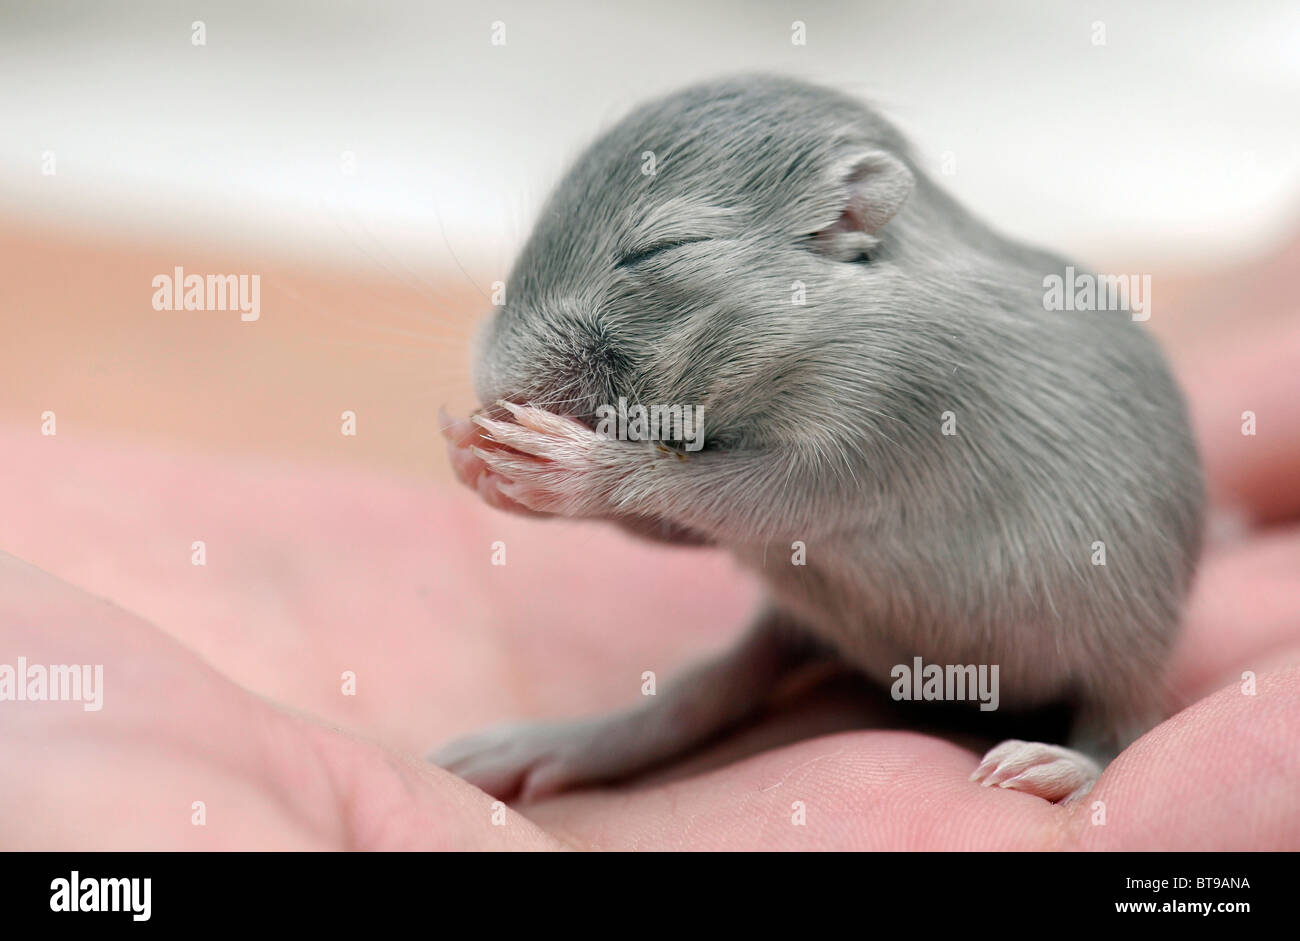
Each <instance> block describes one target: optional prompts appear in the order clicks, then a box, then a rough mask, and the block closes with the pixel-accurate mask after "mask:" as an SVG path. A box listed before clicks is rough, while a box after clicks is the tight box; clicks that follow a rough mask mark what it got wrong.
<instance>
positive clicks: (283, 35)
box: [0, 0, 1300, 477]
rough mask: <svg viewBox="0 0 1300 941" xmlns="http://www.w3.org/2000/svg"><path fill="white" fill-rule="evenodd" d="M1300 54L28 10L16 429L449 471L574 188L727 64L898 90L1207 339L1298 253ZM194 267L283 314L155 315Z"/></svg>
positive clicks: (1009, 186) (1119, 20)
mask: <svg viewBox="0 0 1300 941" xmlns="http://www.w3.org/2000/svg"><path fill="white" fill-rule="evenodd" d="M796 21H800V22H802V23H803V24H804V27H805V30H806V44H803V45H796V44H794V43H793V42H792V29H793V26H792V24H794V23H795V22H796ZM196 24H201V26H200V25H196ZM494 38H495V39H496V40H497V43H494ZM502 38H504V43H500V40H501V39H502ZM200 39H201V40H202V43H201V44H196V42H198V40H200ZM1298 49H1300V4H1296V3H1295V2H1294V0H1277V2H1270V0H1252V2H1244V3H1235V4H1224V3H1220V2H1185V0H1184V2H1175V0H1169V2H1146V3H1132V2H1076V3H1065V2H1029V0H1025V2H1010V0H1002V2H983V3H958V2H909V3H907V4H898V3H883V2H882V3H872V2H861V0H855V2H851V3H806V2H743V3H741V2H731V3H726V2H724V3H711V4H702V3H699V2H695V0H688V2H679V0H661V2H656V3H652V4H600V3H572V2H557V3H527V2H521V3H512V2H498V3H495V4H492V5H491V6H490V8H489V7H485V6H483V5H481V4H472V3H447V2H432V3H427V2H414V0H403V2H331V3H289V2H280V3H266V2H252V0H239V2H223V3H216V4H214V3H191V2H184V0H180V2H178V0H155V2H150V0H136V2H130V3H123V2H96V3H89V2H82V3H72V2H42V3H17V2H10V0H6V2H4V3H0V88H3V89H4V91H3V93H0V119H3V125H2V126H3V127H4V134H3V135H0V259H3V261H2V262H0V264H2V265H3V269H4V274H3V277H2V278H0V335H2V336H3V338H4V340H3V343H0V425H10V426H14V427H15V428H21V429H24V430H28V429H30V430H33V431H34V430H35V429H36V428H37V427H38V426H39V423H40V420H41V419H40V416H41V414H42V413H43V412H45V411H46V410H52V411H54V412H55V413H56V414H57V416H58V423H59V433H60V435H66V434H76V435H77V436H83V437H89V438H94V437H102V438H107V439H111V440H114V441H119V440H121V441H125V440H133V441H147V442H152V443H155V444H159V445H162V446H165V447H169V448H181V449H185V450H188V451H197V452H202V453H212V452H220V453H249V454H260V455H263V456H273V457H290V456H291V457H293V458H295V459H296V458H306V459H311V460H320V459H324V460H329V461H340V462H347V463H350V464H356V463H358V462H359V463H361V464H363V465H368V466H371V467H375V468H383V469H386V470H389V471H393V472H397V473H401V474H414V475H417V476H419V477H430V476H431V477H445V476H446V466H445V461H444V459H443V457H442V448H441V442H440V440H439V437H438V434H437V429H436V418H435V409H436V408H437V406H438V405H439V404H441V403H443V402H446V403H449V404H450V405H451V406H452V407H453V408H459V409H461V410H463V409H465V408H467V407H468V406H469V405H470V404H471V402H470V393H469V389H468V384H467V380H468V362H467V355H468V354H467V350H466V345H465V344H466V340H467V338H468V337H469V336H470V334H471V332H472V329H473V325H474V323H475V322H476V321H477V320H478V318H480V317H481V316H482V315H483V313H484V312H485V311H487V310H488V309H489V303H488V299H487V294H488V292H489V290H490V289H489V285H490V284H491V283H492V282H493V281H495V280H498V279H504V278H505V276H506V274H507V272H508V268H509V265H510V262H511V259H512V257H513V255H514V253H515V251H516V250H517V248H518V247H519V245H520V243H521V241H522V240H523V238H524V237H525V236H526V234H527V230H528V227H529V225H530V223H531V220H532V218H533V215H534V213H535V212H536V210H537V208H538V206H539V203H540V201H541V200H542V199H543V198H544V196H545V195H546V192H547V190H548V187H549V186H550V184H551V183H552V182H553V181H554V180H555V178H556V176H557V175H558V174H559V173H560V172H561V171H562V170H563V169H564V167H565V166H566V164H567V162H568V160H569V159H571V157H572V156H574V155H575V154H576V153H577V152H578V150H579V149H580V148H581V147H582V146H583V145H584V144H585V143H586V142H587V141H588V140H589V139H590V138H591V137H592V135H593V134H595V133H596V132H597V131H599V130H600V129H601V128H603V127H606V126H608V125H609V124H610V123H612V122H613V121H614V120H616V119H617V118H618V117H619V116H620V115H621V114H622V113H623V112H624V111H625V110H626V109H628V108H629V107H630V106H631V105H633V104H634V103H636V102H638V101H639V100H641V99H643V98H645V97H646V96H649V95H652V94H655V93H657V92H660V91H665V90H669V89H672V88H675V87H677V86H680V85H682V84H684V83H687V82H690V81H692V80H694V79H699V78H704V77H708V76H713V75H718V74H721V73H726V72H732V71H737V70H759V69H762V70H774V71H781V72H787V73H792V74H796V75H801V76H805V77H807V78H810V79H814V80H817V81H820V82H824V83H828V84H832V85H836V86H838V87H841V88H844V89H847V90H850V91H853V92H855V93H857V94H860V95H862V96H863V97H865V98H868V99H870V100H872V101H874V102H875V103H876V104H877V105H878V106H880V107H881V108H882V109H883V110H884V111H885V112H886V113H888V114H889V115H891V116H892V117H893V118H894V120H895V121H896V122H897V123H899V124H900V125H901V126H902V127H903V128H904V130H905V131H907V132H908V133H909V134H910V135H911V136H912V137H913V139H914V140H915V141H916V143H917V145H918V148H919V151H920V153H921V154H922V155H923V157H924V159H925V160H926V161H927V163H928V164H929V165H930V167H931V170H932V172H933V173H934V175H935V176H936V177H938V178H940V179H941V181H942V182H943V183H944V184H945V185H946V186H948V187H949V188H950V189H951V190H953V191H954V192H955V193H956V194H957V195H958V196H959V197H960V198H961V199H963V200H964V201H965V202H967V203H968V204H969V205H970V206H971V207H972V208H973V209H975V210H976V211H978V212H979V213H981V214H982V215H983V216H985V217H986V218H988V219H989V220H991V221H992V222H993V223H995V224H996V225H997V226H998V227H1000V228H1001V229H1003V230H1005V231H1007V232H1009V233H1011V234H1014V235H1017V236H1019V237H1022V238H1024V239H1027V240H1031V241H1037V242H1041V243H1044V244H1046V245H1049V246H1051V247H1053V248H1055V249H1057V250H1059V251H1062V252H1065V253H1067V254H1069V255H1071V256H1074V257H1076V258H1078V259H1079V260H1080V261H1082V262H1084V263H1086V264H1089V265H1092V266H1094V267H1099V268H1103V269H1105V270H1113V271H1125V272H1143V273H1152V274H1153V275H1154V276H1155V277H1156V281H1155V288H1154V303H1155V316H1154V318H1153V321H1152V323H1151V326H1152V328H1153V329H1156V330H1157V331H1163V332H1165V334H1166V335H1167V337H1168V342H1171V343H1175V344H1177V343H1187V344H1190V343H1193V342H1194V340H1193V339H1192V337H1193V335H1194V332H1195V331H1187V330H1184V331H1182V332H1181V333H1179V331H1178V330H1176V329H1175V327H1174V325H1175V324H1176V323H1178V322H1179V318H1180V317H1181V318H1184V319H1185V318H1186V317H1188V316H1190V315H1189V314H1187V312H1186V310H1185V308H1190V307H1196V309H1197V310H1198V311H1199V313H1198V314H1197V316H1199V317H1211V316H1215V315H1216V310H1217V311H1218V313H1217V315H1218V316H1227V312H1226V311H1224V310H1222V309H1221V308H1215V306H1214V305H1213V304H1209V303H1207V301H1206V298H1207V296H1209V295H1211V294H1212V288H1213V285H1214V284H1215V283H1216V279H1217V278H1218V273H1219V272H1221V271H1223V270H1225V269H1231V268H1234V267H1240V266H1243V265H1252V264H1264V263H1267V262H1268V259H1270V258H1276V257H1291V256H1286V255H1285V246H1286V245H1287V244H1288V240H1289V238H1290V237H1291V234H1292V233H1293V231H1294V230H1295V228H1296V223H1297V219H1300V121H1298V120H1297V116H1298V115H1300V55H1297V50H1298ZM1279 252H1282V253H1283V255H1282V256H1279V255H1278V253H1279ZM1292 260H1293V259H1292ZM176 266H183V267H184V268H185V269H186V271H187V272H191V273H204V274H209V273H237V274H259V275H260V276H261V317H260V319H259V320H258V321H256V322H252V323H245V322H242V321H241V320H240V319H239V316H238V314H237V313H223V312H204V311H191V312H183V311H177V312H173V311H155V310H154V309H153V308H152V306H151V303H150V301H151V297H152V294H153V287H152V284H151V282H152V279H153V277H154V276H155V275H158V274H161V273H170V272H172V270H173V268H174V267H176ZM1162 279H1163V280H1162ZM1162 289H1163V293H1162ZM1184 301H1187V302H1188V303H1183V302H1184ZM344 410H352V411H355V412H356V414H357V421H358V434H357V435H356V437H353V438H348V437H343V436H341V435H340V434H339V425H340V414H341V412H342V411H344Z"/></svg>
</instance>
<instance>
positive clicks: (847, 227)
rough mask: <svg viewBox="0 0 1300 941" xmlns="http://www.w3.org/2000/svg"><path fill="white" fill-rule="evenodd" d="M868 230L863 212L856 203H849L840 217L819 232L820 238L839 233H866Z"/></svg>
mask: <svg viewBox="0 0 1300 941" xmlns="http://www.w3.org/2000/svg"><path fill="white" fill-rule="evenodd" d="M866 230H867V218H866V215H865V214H864V213H863V212H862V207H860V206H859V205H858V204H857V202H856V201H854V202H851V203H849V204H848V205H847V206H846V207H844V211H843V212H841V213H840V217H839V218H838V219H836V220H835V221H834V222H832V223H831V224H830V225H828V226H827V227H826V228H824V229H822V230H821V232H818V233H817V234H818V236H821V235H827V236H831V235H834V234H835V233H837V232H865V231H866Z"/></svg>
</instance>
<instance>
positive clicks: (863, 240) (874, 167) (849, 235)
mask: <svg viewBox="0 0 1300 941" xmlns="http://www.w3.org/2000/svg"><path fill="white" fill-rule="evenodd" d="M915 185H916V178H915V177H914V176H912V171H911V170H909V169H907V167H906V166H905V165H904V164H903V162H902V161H901V160H899V159H898V158H897V157H894V156H892V155H891V154H887V153H885V152H884V151H880V150H874V151H870V152H868V153H862V154H857V155H855V156H854V157H853V158H852V159H851V160H849V161H847V162H846V163H845V164H843V165H842V168H841V170H840V190H839V193H840V203H841V204H840V206H839V217H838V218H836V219H835V220H834V221H833V222H831V224H830V225H828V226H825V227H824V228H821V229H819V230H818V231H817V232H816V233H814V235H813V247H814V248H815V249H816V250H817V251H818V252H821V253H822V254H824V255H827V256H829V257H831V258H834V259H837V260H839V261H857V260H859V259H860V258H861V257H862V256H863V255H865V254H866V253H867V252H868V251H870V250H871V249H873V248H875V247H876V245H877V244H879V241H880V240H879V239H877V238H876V233H877V232H879V231H880V230H881V229H883V228H884V227H885V224H886V223H887V222H889V220H890V219H892V218H894V214H895V213H897V212H898V210H899V208H900V207H901V206H902V205H903V202H904V201H905V200H906V199H907V196H908V194H909V193H911V192H912V188H913V187H914V186H915Z"/></svg>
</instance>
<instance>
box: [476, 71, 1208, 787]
mask: <svg viewBox="0 0 1300 941" xmlns="http://www.w3.org/2000/svg"><path fill="white" fill-rule="evenodd" d="M647 154H652V155H653V156H652V157H648V156H647ZM651 160H652V161H653V163H649V161H651ZM648 166H649V167H652V169H653V173H647V172H646V169H647V167H648ZM1065 266H1066V263H1065V262H1064V261H1063V260H1060V259H1058V258H1055V257H1053V256H1051V255H1048V254H1046V253H1043V252H1040V251H1036V250H1034V249H1031V248H1027V247H1024V246H1021V245H1018V244H1016V243H1013V242H1011V241H1008V240H1006V239H1004V238H1002V237H1000V236H999V235H997V234H995V233H994V232H992V231H990V230H989V229H988V228H986V227H985V226H984V225H982V224H981V223H979V222H978V221H976V220H975V219H973V218H972V217H971V216H970V215H969V214H968V213H966V212H965V211H964V210H963V209H962V208H961V207H960V206H958V205H957V204H956V203H955V202H954V201H953V200H952V199H951V198H949V197H948V196H947V195H945V194H944V193H943V192H941V191H940V190H939V189H938V188H937V187H936V186H935V185H934V184H932V183H931V182H930V181H929V180H928V179H927V177H926V176H925V174H924V173H923V172H922V171H921V169H920V168H919V167H918V166H917V164H916V163H915V161H914V160H913V158H912V157H911V156H910V154H909V151H908V148H907V146H906V144H905V142H904V141H903V140H902V139H901V138H900V136H899V135H898V133H897V132H896V131H895V130H893V129H892V128H891V127H890V126H889V125H887V124H886V123H885V122H883V121H882V120H881V119H880V118H879V117H877V116H876V115H874V114H873V113H872V112H871V111H870V110H868V109H867V108H866V107H865V106H863V105H862V104H860V103H858V102H856V101H854V100H852V99H850V98H847V97H844V96H841V95H839V94H837V93H834V92H831V91H827V90H825V89H821V88H816V87H813V86H808V85H804V84H801V83H798V82H794V81H790V80H786V79H778V78H766V77H746V78H741V79H735V80H729V81H722V82H716V83H712V84H708V85H703V86H698V87H696V88H692V89H688V90H687V91H684V92H681V93H679V94H676V95H673V96H670V97H668V98H665V99H662V100H660V101H657V102H654V103H651V104H649V105H646V106H644V107H642V108H640V109H639V110H637V111H636V112H634V113H633V114H632V115H630V116H629V117H628V118H626V119H625V120H624V121H623V122H622V123H620V124H619V125H617V126H616V127H615V128H613V129H612V130H611V131H609V132H608V133H606V134H605V135H604V136H603V137H601V138H600V139H599V140H598V141H597V142H596V143H595V144H594V145H593V146H592V147H591V148H590V149H589V150H588V151H587V152H586V153H585V154H584V155H583V156H582V157H581V158H580V159H579V160H578V162H577V163H576V165H575V166H574V167H573V169H572V170H571V171H570V173H569V174H568V176H567V177H566V178H565V179H564V180H563V181H562V182H561V184H560V185H559V187H558V189H557V191H556V193H555V194H554V196H553V197H552V199H551V201H550V203H549V204H548V206H547V208H546V210H545V211H544V213H543V215H542V218H541V220H540V221H539V223H538V225H537V228H536V230H535V231H534V233H533V235H532V237H531V238H530V240H529V242H528V244H527V246H526V247H525V249H524V252H523V254H522V257H521V258H520V260H519V262H518V265H517V267H516V269H515V271H514V272H513V273H512V276H511V279H510V281H509V284H508V295H507V296H508V302H507V304H506V306H505V307H504V308H503V309H502V310H501V311H500V312H499V313H498V314H497V316H496V318H495V319H494V320H493V321H492V323H491V324H490V325H489V326H488V328H487V330H486V332H485V334H484V336H483V342H482V346H481V351H480V361H479V369H478V373H477V379H478V391H479V394H480V396H481V398H482V400H483V401H484V402H487V403H491V402H494V401H496V400H498V399H506V400H509V401H511V402H516V403H527V404H528V405H531V406H535V407H537V408H540V409H546V410H549V411H551V412H554V413H557V414H559V415H565V416H572V417H573V418H576V419H578V420H579V421H582V422H584V423H585V424H587V425H588V426H590V425H591V424H592V418H593V416H594V415H595V413H596V410H597V409H598V408H599V407H600V406H601V405H603V404H608V403H613V402H617V401H618V399H619V397H624V398H626V399H627V400H628V401H629V402H633V403H643V404H645V405H647V406H649V405H651V404H681V405H687V406H691V405H698V406H702V407H703V415H704V439H705V449H704V450H703V451H700V452H698V453H695V454H687V455H686V456H685V459H684V460H683V459H681V458H680V457H679V456H678V455H675V454H671V453H665V451H664V450H663V449H656V448H655V447H654V446H653V445H650V444H647V443H646V442H628V441H619V442H615V441H606V440H604V439H600V440H599V441H586V439H583V440H584V441H586V444H583V445H579V444H578V441H579V439H578V438H577V437H571V439H565V441H566V442H567V443H568V445H569V448H568V450H565V449H564V448H559V449H552V450H551V451H547V450H546V448H545V447H540V446H539V447H536V448H534V447H530V446H529V442H527V441H524V440H523V439H522V438H516V440H510V433H509V432H508V431H503V433H502V434H496V433H494V429H495V431H502V429H501V428H500V427H498V426H500V425H503V424H505V423H501V422H492V421H490V420H485V422H484V423H483V424H484V427H487V428H488V430H489V433H490V435H491V437H492V438H493V439H494V440H495V441H497V442H499V443H500V444H503V445H506V446H509V447H511V448H514V449H515V451H522V452H523V453H524V454H528V455H531V456H532V457H533V458H534V459H535V460H533V461H532V462H531V463H527V464H525V463H524V462H523V461H521V460H520V459H519V456H518V455H511V454H508V453H507V452H504V451H501V450H498V451H491V452H479V454H480V457H482V458H484V459H485V460H487V465H486V467H487V469H488V471H490V472H492V473H494V474H496V475H500V477H501V478H503V479H504V480H507V481H509V482H510V483H509V484H505V485H503V486H502V490H503V492H504V493H506V494H507V496H508V497H509V499H511V500H513V501H517V502H518V503H519V504H522V505H523V506H524V507H526V508H529V509H532V510H535V511H540V512H550V513H562V514H565V515H578V516H592V517H604V518H607V519H611V520H614V521H616V522H621V523H623V524H625V525H627V526H629V527H630V528H632V529H635V530H636V531H638V532H642V533H645V534H648V535H658V536H661V537H664V538H671V539H682V540H687V541H696V542H709V543H713V544H716V545H720V546H724V547H726V548H728V549H730V550H731V551H732V552H733V553H735V555H736V556H738V557H739V558H740V559H741V560H742V561H744V562H745V563H747V564H748V565H749V566H751V567H752V568H753V570H754V571H755V572H756V573H757V574H758V575H759V577H761V578H762V579H763V580H764V581H765V582H766V584H767V586H768V588H769V592H770V596H771V600H772V605H773V611H774V612H776V613H775V614H771V615H769V618H774V619H775V620H778V621H780V622H781V624H782V628H781V630H782V631H783V632H786V633H788V632H789V631H790V628H791V626H794V628H795V630H796V632H797V631H800V630H802V631H806V632H808V633H809V634H812V635H815V636H817V637H819V638H820V639H821V640H823V641H825V642H827V643H828V644H829V645H830V646H831V647H833V649H834V650H835V651H837V653H838V654H839V656H841V657H843V658H844V659H846V660H847V661H849V662H850V663H852V664H853V665H854V666H856V667H857V668H859V669H861V670H862V671H863V672H865V673H867V674H868V675H870V676H873V677H876V678H878V679H880V680H881V681H883V682H889V678H890V670H891V667H893V666H894V665H895V664H900V663H910V662H911V660H912V658H913V657H917V656H919V657H921V658H923V660H925V661H926V662H929V663H938V664H998V665H999V668H1000V680H1001V699H1002V702H1003V703H1005V704H1007V705H1027V706H1032V705H1034V704H1038V703H1047V702H1051V701H1060V700H1069V701H1072V702H1075V703H1077V704H1078V705H1079V706H1080V707H1081V708H1082V710H1083V713H1082V714H1083V717H1084V720H1085V723H1086V724H1087V726H1088V727H1089V732H1091V733H1093V734H1094V735H1100V736H1101V737H1103V738H1104V737H1107V736H1114V737H1118V736H1119V735H1120V733H1121V732H1122V731H1123V730H1124V727H1125V725H1126V724H1127V723H1140V722H1143V721H1149V720H1150V719H1152V718H1154V717H1155V716H1154V715H1153V710H1154V709H1155V708H1158V704H1159V703H1158V690H1159V688H1160V675H1161V667H1162V664H1163V662H1164V660H1165V656H1166V654H1167V652H1168V650H1169V647H1170V645H1171V643H1172V640H1173V638H1174V636H1175V633H1176V629H1177V625H1178V622H1179V616H1180V609H1181V605H1182V601H1183V598H1184V596H1185V594H1186V592H1187V589H1188V585H1189V582H1190V579H1191V576H1192V572H1193V569H1194V567H1195V563H1196V559H1197V555H1198V552H1199V547H1200V532H1201V513H1202V499H1203V498H1202V486H1201V480H1200V472H1199V467H1198V461H1197V456H1196V451H1195V447H1194V444H1193V441H1192V436H1191V433H1190V430H1189V428H1188V423H1187V420H1186V416H1185V414H1184V408H1183V405H1182V401H1181V397H1180V394H1179V391H1178V389H1177V388H1176V386H1175V384H1174V382H1173V380H1172V378H1171V376H1170V374H1169V371H1168V369H1167V368H1166V366H1165V364H1164V361H1163V359H1162V357H1161V354H1160V352H1159V350H1158V349H1157V347H1156V345H1155V343H1154V342H1153V341H1152V339H1151V338H1150V336H1149V335H1148V334H1147V333H1146V332H1145V331H1144V329H1143V328H1142V327H1141V326H1140V325H1139V324H1136V323H1134V322H1133V321H1132V318H1131V316H1130V314H1129V313H1128V311H1126V310H1119V311H1115V310H1111V311H1058V310H1048V309H1046V307H1047V305H1046V304H1045V302H1044V293H1045V292H1044V279H1045V278H1046V277H1048V276H1051V275H1053V274H1055V275H1058V276H1060V275H1064V273H1065ZM512 411H514V409H512ZM516 417H517V418H518V415H517V416H516ZM525 424H529V423H528V422H525ZM518 427H519V426H516V425H513V424H511V425H510V428H518ZM529 427H532V425H529ZM557 428H558V426H557ZM550 430H551V431H555V430H556V429H550ZM559 438H564V435H562V434H561V435H559ZM556 440H558V439H556ZM580 451H581V452H582V453H581V454H579V453H578V452H580ZM503 454H507V456H502V455H503ZM570 458H571V459H570ZM539 462H543V463H539ZM539 466H540V467H543V468H544V470H539V469H538V468H539ZM796 541H797V542H802V543H803V544H805V546H806V564H800V565H794V564H791V552H792V548H791V546H792V543H794V542H796ZM1103 560H1104V564H1100V563H1101V562H1102V561H1103ZM570 778H578V779H580V778H581V776H580V775H572V774H571V775H570Z"/></svg>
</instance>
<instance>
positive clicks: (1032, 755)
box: [970, 738, 1101, 803]
mask: <svg viewBox="0 0 1300 941" xmlns="http://www.w3.org/2000/svg"><path fill="white" fill-rule="evenodd" d="M1100 775H1101V769H1100V768H1098V767H1097V764H1096V762H1094V761H1093V760H1092V759H1091V758H1089V757H1088V756H1087V755H1083V754H1080V753H1079V752H1077V751H1073V750H1071V749H1069V748H1062V747H1061V746H1059V745H1044V744H1043V743H1042V742H1022V741H1020V740H1019V739H1014V738H1013V739H1009V740H1007V741H1005V742H1003V743H1002V744H1001V745H998V746H996V747H995V748H992V749H990V751H989V753H988V754H987V755H985V756H984V760H983V761H981V762H980V766H979V767H978V768H976V769H975V771H974V773H973V774H971V776H970V779H971V780H972V781H979V782H980V783H981V784H982V785H984V787H1006V788H1011V789H1012V790H1016V791H1024V792H1025V793H1026V794H1033V795H1034V796H1035V797H1041V798H1042V799H1043V800H1048V801H1052V802H1053V803H1055V802H1058V801H1063V802H1064V803H1069V802H1070V801H1072V800H1077V799H1078V798H1080V797H1082V796H1083V795H1084V794H1087V793H1088V791H1089V790H1091V789H1092V785H1093V782H1095V781H1096V780H1097V778H1098V777H1099V776H1100Z"/></svg>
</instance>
